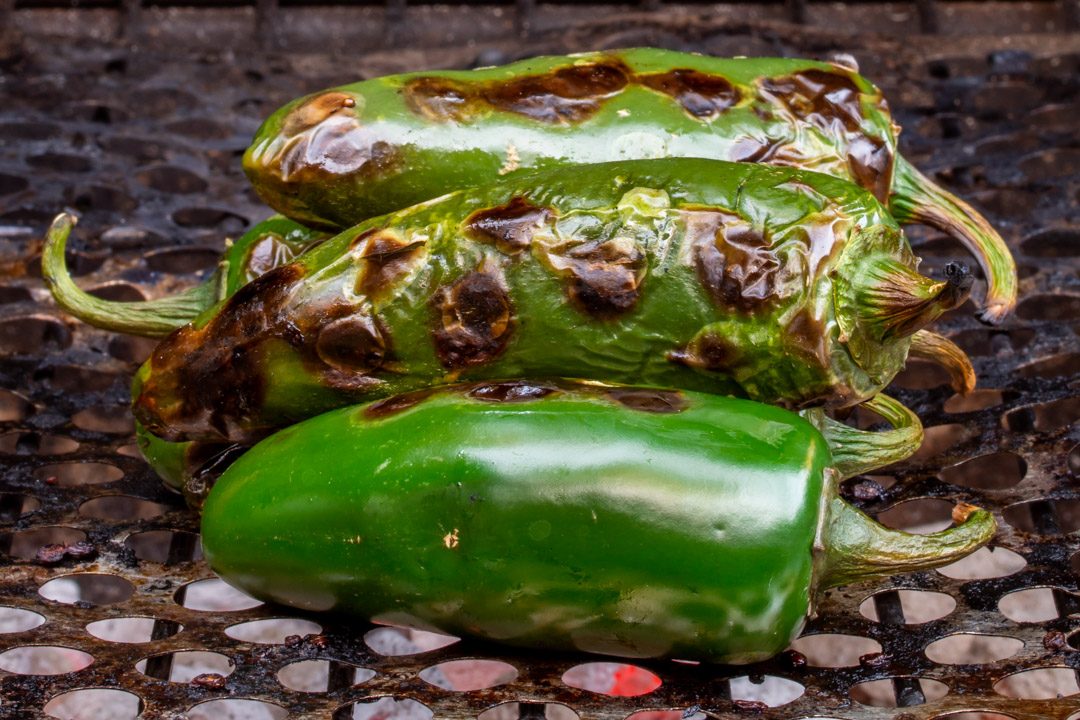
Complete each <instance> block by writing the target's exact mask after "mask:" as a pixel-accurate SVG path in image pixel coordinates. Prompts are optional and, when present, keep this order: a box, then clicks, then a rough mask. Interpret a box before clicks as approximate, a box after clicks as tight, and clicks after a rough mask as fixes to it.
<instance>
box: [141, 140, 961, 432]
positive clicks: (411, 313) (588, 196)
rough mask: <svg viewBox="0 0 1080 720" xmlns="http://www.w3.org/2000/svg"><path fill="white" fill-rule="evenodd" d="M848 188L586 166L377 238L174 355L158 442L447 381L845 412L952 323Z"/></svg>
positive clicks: (476, 196)
mask: <svg viewBox="0 0 1080 720" xmlns="http://www.w3.org/2000/svg"><path fill="white" fill-rule="evenodd" d="M915 266H916V259H915V258H914V257H913V256H912V254H911V252H910V249H909V248H908V246H907V243H906V241H905V240H904V238H903V236H902V234H901V233H900V231H899V229H898V228H897V226H896V224H895V223H894V222H893V220H892V219H891V218H890V217H889V215H888V213H887V212H886V211H885V210H884V208H882V207H881V205H880V204H879V203H878V202H877V201H876V200H874V198H873V197H872V196H871V195H869V194H868V193H866V192H864V191H862V190H860V189H858V188H857V187H855V186H853V185H851V184H850V183H846V182H844V181H841V180H837V179H835V178H831V177H828V176H825V175H820V174H814V173H805V172H802V171H799V170H795V169H791V168H773V167H768V166H762V165H750V164H743V163H721V162H717V161H709V160H698V159H688V158H681V159H660V160H645V161H628V162H623V163H609V164H598V165H590V166H582V167H580V168H578V169H577V171H576V172H575V173H574V174H573V176H572V177H567V175H566V173H565V172H562V171H561V170H559V171H547V172H537V173H535V174H533V175H524V176H519V177H515V178H512V179H507V180H504V181H501V182H499V183H495V184H493V185H490V186H487V187H485V188H476V189H471V190H465V191H460V192H458V193H454V194H451V195H448V196H446V197H444V198H440V199H438V200H434V201H431V202H428V203H424V204H421V205H418V206H415V207H413V208H409V209H406V210H403V211H399V212H397V213H393V214H391V215H388V216H385V217H381V218H375V219H372V220H370V221H368V222H366V223H363V224H361V225H359V226H357V227H356V228H353V229H352V230H348V231H346V232H344V233H342V234H341V235H338V236H336V237H335V238H332V239H330V240H327V241H325V242H323V243H322V244H320V245H318V246H317V247H315V248H313V249H312V250H311V251H309V252H307V253H305V254H303V255H302V256H300V257H299V258H298V259H297V260H296V261H295V262H293V263H291V264H288V265H285V266H282V267H279V268H278V269H276V270H274V271H272V272H270V273H267V274H266V275H263V276H262V277H260V278H258V279H257V280H255V281H254V282H252V283H250V284H248V285H246V286H244V287H243V288H241V289H240V290H239V291H238V292H237V293H236V294H235V295H233V296H232V297H231V298H229V299H228V300H227V301H225V302H224V303H222V304H221V305H220V306H218V307H217V308H215V309H214V310H213V311H212V312H208V313H206V314H204V315H203V316H201V317H200V318H199V319H198V320H196V321H195V322H194V323H193V324H191V325H189V326H185V327H183V328H181V329H180V330H178V331H176V332H174V333H173V334H171V335H170V336H168V337H167V338H166V339H165V340H163V341H162V343H161V344H160V345H159V346H158V348H157V349H156V350H155V352H154V354H153V356H152V357H151V359H150V360H149V361H148V362H147V364H146V365H145V366H144V367H143V368H142V369H141V370H140V372H139V374H138V375H137V377H136V381H135V386H134V391H133V396H134V405H133V407H134V412H135V416H136V418H137V419H138V420H139V421H140V422H141V423H142V424H143V425H144V426H145V427H146V429H147V430H149V431H150V432H152V433H154V434H156V435H158V436H159V437H162V438H164V439H167V440H174V441H175V440H208V441H226V442H240V443H244V442H251V441H253V440H255V439H258V438H260V437H262V436H264V435H265V434H267V433H268V432H269V431H272V430H273V429H275V428H277V427H281V426H284V425H287V424H290V423H293V422H296V421H299V420H302V419H304V418H306V417H310V416H312V415H315V414H318V413H320V412H324V411H326V410H328V409H331V408H333V407H340V406H342V405H345V404H348V403H351V402H356V401H358V400H364V399H370V398H375V397H380V396H386V395H391V394H395V393H399V392H404V391H409V390H412V389H415V388H418V387H425V386H430V385H438V384H444V383H447V382H452V381H455V380H457V379H469V378H491V377H531V376H576V377H584V378H593V379H599V380H606V381H613V382H633V383H646V384H654V385H661V386H674V387H685V388H689V389H700V390H706V391H709V392H716V393H729V394H736V395H743V396H748V397H750V398H753V399H757V400H762V401H767V402H772V403H778V404H785V405H788V406H795V407H801V406H805V405H813V404H831V405H851V404H855V403H858V402H860V401H862V400H864V399H866V398H868V397H871V396H872V395H874V394H875V393H876V392H877V391H878V390H880V389H881V388H882V387H883V386H884V385H886V384H887V383H888V382H889V381H890V380H891V378H892V377H893V375H894V374H895V373H896V372H898V371H899V369H900V368H901V367H902V366H903V363H904V360H905V358H906V356H907V353H908V349H909V347H910V343H911V340H910V339H909V338H910V336H911V335H912V333H915V332H916V330H918V329H919V328H920V327H921V326H922V325H924V324H926V323H927V322H930V321H931V320H933V319H934V318H935V317H937V316H938V315H939V314H940V313H941V312H943V311H944V310H946V309H948V308H951V307H954V306H955V305H957V304H959V302H961V301H962V300H963V298H964V297H965V296H966V291H967V289H968V288H969V287H970V279H969V278H965V277H964V276H963V275H962V274H959V275H957V276H956V277H952V278H949V279H947V280H945V281H941V282H933V281H931V280H929V279H928V278H924V277H922V276H920V275H918V273H917V272H916V271H915Z"/></svg>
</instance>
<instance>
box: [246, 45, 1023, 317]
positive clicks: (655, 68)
mask: <svg viewBox="0 0 1080 720" xmlns="http://www.w3.org/2000/svg"><path fill="white" fill-rule="evenodd" d="M899 130H900V128H899V127H898V126H897V125H896V123H895V122H894V121H893V119H892V117H891V115H890V113H889V109H888V106H887V104H886V102H885V99H884V97H883V96H882V93H881V91H880V90H879V89H878V88H876V87H875V86H874V85H873V84H872V83H870V82H869V81H868V80H867V79H866V78H864V77H862V76H861V75H859V74H858V73H857V72H856V71H854V70H853V69H851V68H848V67H842V66H840V65H835V64H830V63H823V62H815V61H812V60H803V59H784V58H735V59H723V58H714V57H708V56H703V55H696V54H689V53H679V52H673V51H670V50H659V49H654V48H638V49H630V50H609V51H604V52H594V53H583V54H580V55H570V56H561V57H539V58H531V59H529V60H523V61H521V62H516V63H512V64H510V65H505V66H502V67H492V68H484V69H481V70H473V71H454V70H445V71H427V72H413V73H406V74H402V75H391V76H388V77H381V78H374V79H371V80H365V81H363V82H359V83H354V84H352V85H344V86H341V87H338V88H334V89H331V90H326V91H323V92H318V93H315V94H313V95H309V96H306V97H303V98H300V99H298V100H294V101H293V102H290V103H289V104H287V105H285V106H284V107H282V108H281V109H280V110H278V111H277V112H275V113H274V114H273V115H272V116H271V117H270V118H269V119H268V120H267V121H266V122H265V123H264V124H263V126H262V127H261V128H260V129H259V131H258V133H257V134H256V136H255V139H254V140H253V142H252V144H251V147H250V148H249V149H248V151H247V153H246V154H245V156H244V170H245V171H246V172H247V174H248V177H249V178H250V179H251V181H252V183H253V184H254V186H255V189H256V190H257V191H258V193H259V195H260V196H261V197H262V198H263V199H264V200H265V201H266V202H267V203H268V204H269V205H270V206H271V207H273V208H274V209H276V210H278V211H279V212H281V213H283V214H285V215H288V216H289V217H292V218H295V219H297V220H300V221H301V222H304V223H307V224H312V225H322V226H325V227H347V226H350V225H353V224H355V223H357V222H360V221H361V220H364V219H366V218H369V217H372V216H375V215H380V214H382V213H386V212H390V211H392V210H396V209H398V208H402V207H405V206H407V205H412V204H414V203H417V202H420V201H423V200H427V199H429V198H433V197H436V196H439V195H442V194H443V193H445V192H447V191H448V190H454V189H457V188H462V187H468V186H473V185H483V184H486V183H489V182H491V181H493V180H495V179H497V178H499V177H501V176H504V175H507V176H511V177H512V176H514V175H515V174H517V173H520V172H523V171H526V170H530V169H537V168H552V167H557V166H564V167H565V166H567V165H569V164H576V163H593V162H605V161H612V160H622V159H635V158H653V157H678V156H684V157H707V158H714V159H717V160H735V161H741V162H754V163H766V164H771V165H787V166H794V167H801V168H804V169H807V170H814V171H817V172H824V173H828V174H830V175H834V176H836V177H841V178H845V179H849V180H852V181H854V182H856V183H858V184H859V185H861V186H862V187H864V188H866V189H867V190H869V191H870V192H872V193H873V194H874V195H875V196H876V197H877V198H878V200H880V201H881V202H882V203H885V204H886V205H887V206H888V208H889V210H890V211H891V212H892V213H893V216H894V217H895V218H896V219H897V220H899V221H900V222H902V223H906V222H916V223H925V224H927V225H931V226H933V227H936V228H938V229H940V230H942V231H944V232H945V233H947V234H949V235H951V236H953V237H956V238H957V239H959V240H960V241H961V242H963V243H964V244H965V245H966V246H967V248H968V249H969V250H970V251H971V252H972V254H973V255H974V256H975V257H976V258H978V260H979V263H980V264H981V265H982V268H983V272H984V273H985V275H986V278H987V280H988V283H989V289H988V292H987V297H986V308H985V310H984V316H985V317H986V318H987V319H989V320H994V321H996V320H999V319H1000V318H1002V317H1003V316H1004V315H1005V314H1007V313H1008V312H1009V311H1010V309H1011V308H1012V307H1013V305H1014V304H1015V303H1016V284H1017V280H1016V268H1015V265H1014V263H1013V260H1012V257H1011V255H1010V254H1009V250H1008V248H1007V247H1006V246H1005V244H1004V242H1003V241H1002V239H1001V237H1000V236H999V235H998V234H997V233H996V232H995V231H994V229H993V228H992V227H990V225H989V223H987V221H986V220H985V219H984V218H983V217H982V216H981V215H980V214H979V213H978V212H976V211H975V210H974V209H973V208H972V207H971V206H969V205H968V204H966V203H965V202H963V201H962V200H960V199H959V198H957V197H955V196H953V195H952V194H950V193H949V192H947V191H946V190H944V189H943V188H941V187H939V186H938V185H936V184H935V183H934V182H932V181H931V180H930V179H929V178H927V177H925V176H924V175H922V174H921V173H919V171H918V170H916V169H915V168H914V167H912V166H911V165H910V164H908V163H907V161H905V160H904V159H903V158H902V157H901V156H900V155H899V153H898V151H897V136H898V134H899ZM570 172H572V171H570Z"/></svg>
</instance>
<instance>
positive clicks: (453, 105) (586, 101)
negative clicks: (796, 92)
mask: <svg viewBox="0 0 1080 720" xmlns="http://www.w3.org/2000/svg"><path fill="white" fill-rule="evenodd" d="M632 84H636V85H641V86H643V87H647V88H649V89H650V90H653V91H656V92H659V93H662V94H664V95H667V96H669V97H671V98H672V99H674V100H675V101H676V102H677V103H679V105H680V106H681V107H682V108H683V110H685V111H686V113H687V114H689V115H690V116H691V117H694V118H697V119H699V120H704V119H709V118H713V117H716V116H717V115H719V114H720V113H722V112H724V111H725V110H727V109H728V108H730V107H732V106H733V105H735V104H736V103H738V102H739V98H740V94H739V91H738V89H736V88H735V86H734V85H732V83H731V82H730V81H729V80H727V79H726V78H724V77H721V76H719V75H712V74H709V73H703V72H700V71H698V70H693V69H690V68H679V69H675V70H669V71H667V72H663V73H648V74H643V75H637V74H634V72H633V71H631V70H630V69H629V68H628V67H627V66H626V65H625V64H624V63H622V62H621V61H619V60H616V59H611V60H606V61H601V62H596V63H588V64H584V65H569V66H566V67H560V68H556V69H553V70H551V71H549V72H547V73H544V74H539V75H527V76H524V77H519V78H514V79H512V80H502V81H490V82H486V83H477V82H469V81H463V80H451V79H448V78H439V77H434V76H423V77H418V78H414V79H412V80H410V81H409V82H407V83H406V84H405V87H404V95H405V102H406V104H407V105H408V107H409V109H410V110H412V111H413V112H414V113H416V114H418V115H421V116H423V117H426V118H428V119H429V120H435V121H438V122H445V121H449V120H452V121H454V122H469V121H471V120H473V119H474V118H476V117H477V116H479V115H482V114H484V113H487V112H491V111H503V112H511V113H515V114H517V115H523V116H525V117H527V118H530V119H532V120H537V121H539V122H544V123H551V124H566V123H579V122H582V121H584V120H587V119H589V118H590V117H592V116H593V115H595V114H596V113H597V112H598V111H599V110H600V108H601V106H602V104H603V102H604V101H605V100H608V99H610V98H612V97H614V96H616V95H618V94H619V93H621V92H622V91H623V90H625V89H626V88H627V87H628V86H630V85H632Z"/></svg>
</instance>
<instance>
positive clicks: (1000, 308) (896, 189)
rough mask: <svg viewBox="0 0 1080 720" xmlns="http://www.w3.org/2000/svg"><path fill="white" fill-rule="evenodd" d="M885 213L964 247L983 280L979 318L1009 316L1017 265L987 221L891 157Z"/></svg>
mask: <svg viewBox="0 0 1080 720" xmlns="http://www.w3.org/2000/svg"><path fill="white" fill-rule="evenodd" d="M889 209H890V210H891V211H892V214H893V217H895V218H896V219H897V221H898V222H901V223H913V222H915V223H925V224H927V225H929V226H931V227H934V228H937V229H938V230H941V231H942V232H944V233H946V234H948V235H950V236H952V237H955V238H957V239H959V240H960V241H961V242H962V243H964V246H965V247H966V248H967V249H968V250H970V251H971V253H972V254H973V255H974V256H975V257H976V259H978V261H979V265H980V266H981V267H982V269H983V274H985V275H986V281H987V290H986V307H985V308H984V309H983V311H982V318H983V319H984V320H987V321H989V322H993V323H997V322H1000V321H1001V319H1002V318H1004V317H1005V316H1006V315H1008V314H1009V312H1010V311H1011V310H1012V309H1013V307H1014V306H1015V305H1016V292H1017V289H1016V288H1017V277H1016V263H1015V262H1014V261H1013V258H1012V255H1011V254H1010V253H1009V248H1008V246H1007V245H1006V244H1005V241H1004V240H1003V239H1002V238H1001V235H999V234H998V233H997V231H996V230H994V228H992V227H990V223H988V222H987V221H986V218H984V217H983V216H982V215H980V214H979V213H978V212H977V211H976V210H975V209H974V208H973V207H971V206H970V205H968V204H967V203H966V202H964V201H963V200H961V199H960V198H958V197H956V196H955V195H953V194H952V193H950V192H948V191H947V190H945V189H944V188H942V187H940V186H939V185H937V184H936V183H934V181H933V180H931V179H930V178H928V177H926V176H925V175H923V174H922V173H920V172H919V171H918V170H916V169H915V168H914V167H913V166H912V165H911V164H909V163H908V162H907V161H906V160H904V158H902V157H900V156H897V158H896V172H895V176H894V180H893V194H892V196H891V197H890V199H889Z"/></svg>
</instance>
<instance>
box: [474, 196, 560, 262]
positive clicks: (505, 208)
mask: <svg viewBox="0 0 1080 720" xmlns="http://www.w3.org/2000/svg"><path fill="white" fill-rule="evenodd" d="M550 215H551V211H550V210H548V209H547V208H541V207H537V206H536V205H533V204H532V203H530V202H529V201H528V200H526V199H525V198H523V197H520V196H515V197H514V198H512V199H511V200H510V202H508V203H506V204H505V205H498V206H496V207H491V208H485V209H483V210H477V211H476V212H474V213H472V214H471V215H469V217H468V218H467V219H466V220H465V233H466V235H468V236H469V237H471V238H472V239H474V240H477V241H479V242H486V243H490V244H492V245H494V246H495V247H496V248H498V250H499V252H502V253H505V254H507V255H516V254H518V253H520V252H522V251H523V250H528V248H529V245H530V244H531V243H532V235H533V230H535V229H536V228H537V227H539V226H540V225H541V224H542V223H543V222H544V221H545V220H547V218H548V217H550Z"/></svg>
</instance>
